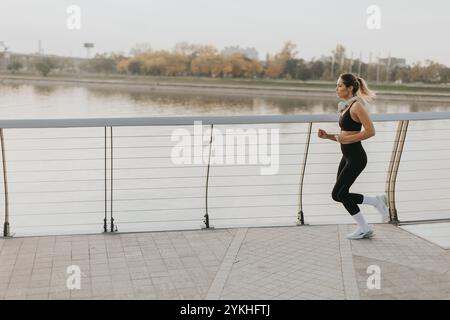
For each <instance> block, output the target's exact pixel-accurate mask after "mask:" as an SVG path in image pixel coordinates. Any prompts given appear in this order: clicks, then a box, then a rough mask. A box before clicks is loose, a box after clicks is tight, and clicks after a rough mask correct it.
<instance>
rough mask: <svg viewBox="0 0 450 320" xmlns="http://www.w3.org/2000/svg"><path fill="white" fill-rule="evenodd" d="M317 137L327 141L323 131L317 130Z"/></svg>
mask: <svg viewBox="0 0 450 320" xmlns="http://www.w3.org/2000/svg"><path fill="white" fill-rule="evenodd" d="M317 135H318V136H319V138H321V139H328V133H327V132H326V131H325V130H322V129H319V132H318V133H317Z"/></svg>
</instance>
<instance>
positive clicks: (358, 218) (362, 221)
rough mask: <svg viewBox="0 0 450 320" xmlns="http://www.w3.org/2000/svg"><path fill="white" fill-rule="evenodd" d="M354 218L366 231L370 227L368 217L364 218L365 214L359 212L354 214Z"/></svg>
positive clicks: (361, 228) (360, 227)
mask: <svg viewBox="0 0 450 320" xmlns="http://www.w3.org/2000/svg"><path fill="white" fill-rule="evenodd" d="M352 217H353V219H355V221H356V223H357V224H358V227H359V229H360V230H361V231H363V232H366V231H368V230H369V229H370V227H369V225H368V224H367V221H366V219H364V216H363V214H362V213H361V211H360V212H358V213H357V214H355V215H353V216H352Z"/></svg>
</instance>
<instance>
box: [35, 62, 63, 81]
mask: <svg viewBox="0 0 450 320" xmlns="http://www.w3.org/2000/svg"><path fill="white" fill-rule="evenodd" d="M57 67H58V64H57V62H56V60H55V59H54V58H50V57H46V58H41V59H39V60H38V61H37V62H36V64H35V68H36V69H37V70H38V71H39V72H40V73H41V74H42V75H43V76H44V77H46V76H47V75H48V74H49V73H50V71H52V70H53V69H55V68H57Z"/></svg>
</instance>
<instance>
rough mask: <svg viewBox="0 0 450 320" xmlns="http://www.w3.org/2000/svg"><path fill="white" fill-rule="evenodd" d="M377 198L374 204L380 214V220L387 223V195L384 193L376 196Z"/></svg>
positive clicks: (388, 219) (388, 218)
mask: <svg viewBox="0 0 450 320" xmlns="http://www.w3.org/2000/svg"><path fill="white" fill-rule="evenodd" d="M376 198H377V200H378V204H377V205H376V206H375V208H377V210H378V212H379V213H380V214H381V222H382V223H388V222H389V221H390V217H389V208H388V206H387V205H388V203H387V197H386V195H384V194H383V195H381V196H376Z"/></svg>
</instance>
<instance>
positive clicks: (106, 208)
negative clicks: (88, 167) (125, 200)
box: [103, 127, 108, 232]
mask: <svg viewBox="0 0 450 320" xmlns="http://www.w3.org/2000/svg"><path fill="white" fill-rule="evenodd" d="M107 139H108V131H107V127H105V218H104V219H103V232H108V225H107V215H108V162H107V155H108V154H107V149H108V147H107V146H108V145H107Z"/></svg>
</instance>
